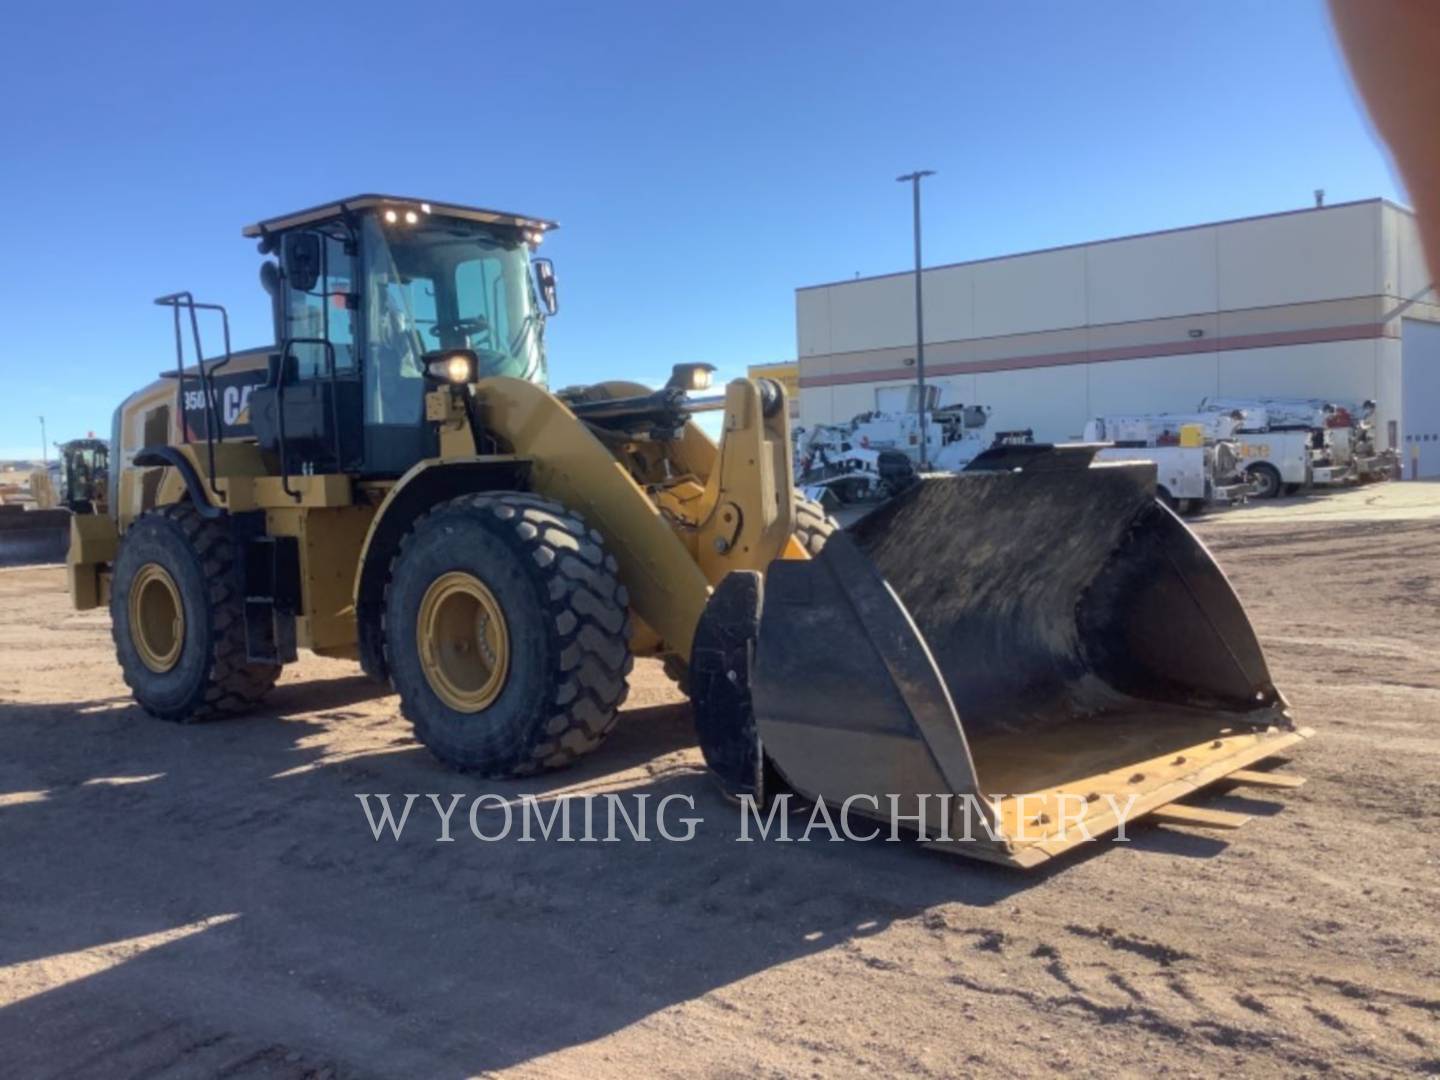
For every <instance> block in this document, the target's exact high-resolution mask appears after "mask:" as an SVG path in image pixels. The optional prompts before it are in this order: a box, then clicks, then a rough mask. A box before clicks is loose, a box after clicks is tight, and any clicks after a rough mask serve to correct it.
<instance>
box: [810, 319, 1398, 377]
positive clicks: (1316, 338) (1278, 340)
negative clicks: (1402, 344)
mask: <svg viewBox="0 0 1440 1080" xmlns="http://www.w3.org/2000/svg"><path fill="white" fill-rule="evenodd" d="M1385 336H1386V324H1385V323H1357V324H1354V325H1351V326H1321V327H1311V328H1309V329H1305V330H1276V331H1272V332H1270V333H1266V334H1237V335H1235V336H1234V337H1228V338H1197V339H1195V340H1186V341H1163V342H1157V343H1155V344H1153V345H1118V346H1115V347H1113V348H1108V349H1082V350H1079V351H1076V352H1062V353H1036V354H1033V355H1031V356H1007V357H1004V358H1003V359H996V360H952V361H949V362H943V363H928V364H926V365H925V374H926V375H935V376H939V375H975V374H980V373H982V372H986V371H1021V370H1024V369H1026V368H1044V367H1065V366H1068V365H1071V364H1099V363H1104V362H1105V361H1107V360H1143V359H1150V358H1151V357H1158V356H1192V355H1197V354H1205V353H1216V352H1229V351H1232V350H1237V349H1267V348H1274V347H1275V346H1277V345H1318V344H1321V343H1323V342H1327V341H1360V340H1364V339H1366V338H1378V337H1385ZM931 347H933V346H931ZM801 363H802V364H803V363H804V361H803V360H802V361H801ZM914 377H915V368H914V367H913V366H907V367H898V368H875V369H872V370H870V371H847V372H843V373H841V374H838V375H804V374H802V375H801V377H800V386H801V388H802V389H804V388H806V387H820V386H847V385H849V384H851V383H867V382H883V381H887V380H891V379H913V378H914Z"/></svg>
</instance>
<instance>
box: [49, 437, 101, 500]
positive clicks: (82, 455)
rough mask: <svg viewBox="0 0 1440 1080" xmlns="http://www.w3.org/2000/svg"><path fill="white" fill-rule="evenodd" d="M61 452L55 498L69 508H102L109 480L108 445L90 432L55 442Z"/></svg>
mask: <svg viewBox="0 0 1440 1080" xmlns="http://www.w3.org/2000/svg"><path fill="white" fill-rule="evenodd" d="M56 449H57V450H59V451H60V485H59V487H60V490H59V492H58V493H56V495H55V498H56V501H57V502H58V503H59V504H60V505H61V506H64V507H67V508H68V509H70V510H76V511H84V512H87V513H89V512H94V511H101V512H103V511H104V508H105V491H106V486H107V484H108V483H109V472H110V444H109V443H107V442H106V441H105V440H104V439H97V438H95V437H94V436H93V435H91V436H87V437H86V438H83V439H71V440H70V441H69V442H66V443H57V444H56Z"/></svg>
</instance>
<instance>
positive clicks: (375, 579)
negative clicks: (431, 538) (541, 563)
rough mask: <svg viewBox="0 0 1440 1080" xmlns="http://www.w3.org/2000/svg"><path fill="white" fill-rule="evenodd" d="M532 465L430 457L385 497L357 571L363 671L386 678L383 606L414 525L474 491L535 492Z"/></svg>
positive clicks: (506, 459)
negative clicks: (399, 553)
mask: <svg viewBox="0 0 1440 1080" xmlns="http://www.w3.org/2000/svg"><path fill="white" fill-rule="evenodd" d="M530 464H531V463H530V462H529V461H527V460H525V459H524V458H520V457H516V456H515V455H513V454H486V455H477V456H473V457H465V458H454V459H451V460H449V461H446V460H442V459H439V458H427V459H426V460H424V461H421V462H419V463H417V464H415V465H413V466H411V468H410V470H409V471H408V472H406V473H405V475H404V476H402V477H400V479H399V480H397V481H396V482H395V484H394V486H393V487H391V488H390V490H389V491H388V492H386V494H385V498H384V500H383V501H382V502H381V503H380V506H379V508H378V509H376V511H375V517H374V518H373V519H372V520H371V522H370V528H369V529H368V530H367V531H366V533H365V541H364V543H363V544H362V545H361V548H360V559H359V562H358V564H357V568H356V571H355V585H354V595H355V615H356V622H357V634H358V638H359V648H360V666H361V667H362V668H363V669H364V671H365V674H367V675H369V676H370V677H371V678H373V679H381V680H383V679H385V678H387V677H388V674H389V673H388V670H387V668H386V664H385V650H384V641H383V640H382V637H381V633H380V621H381V620H380V606H381V605H382V604H383V603H384V602H385V578H386V574H387V573H388V571H389V568H390V560H391V558H392V557H393V556H394V554H395V550H396V549H397V548H398V547H399V546H400V541H401V539H402V538H403V537H404V535H405V534H406V533H407V532H408V531H409V530H410V527H411V526H412V525H414V524H415V520H416V519H417V518H419V517H420V515H421V514H423V513H425V511H426V510H428V509H429V508H430V507H432V506H434V505H435V504H436V503H441V502H444V501H445V500H446V499H453V498H455V497H456V496H457V495H464V494H467V493H468V492H474V491H515V490H520V491H523V490H526V489H528V488H529V487H530V483H529V476H530Z"/></svg>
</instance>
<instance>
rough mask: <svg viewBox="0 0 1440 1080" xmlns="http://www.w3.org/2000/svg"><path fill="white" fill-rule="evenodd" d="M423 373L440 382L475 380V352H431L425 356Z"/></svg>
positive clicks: (469, 381)
mask: <svg viewBox="0 0 1440 1080" xmlns="http://www.w3.org/2000/svg"><path fill="white" fill-rule="evenodd" d="M425 374H426V375H428V376H430V378H432V379H436V380H438V381H440V382H448V383H457V384H459V383H472V382H474V381H475V354H474V353H471V352H445V353H440V354H438V355H436V354H431V355H430V356H427V357H426V358H425Z"/></svg>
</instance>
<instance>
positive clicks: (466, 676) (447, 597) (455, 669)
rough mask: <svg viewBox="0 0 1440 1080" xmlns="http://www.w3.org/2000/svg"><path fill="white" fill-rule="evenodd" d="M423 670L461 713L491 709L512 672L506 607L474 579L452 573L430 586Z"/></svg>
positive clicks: (422, 632)
mask: <svg viewBox="0 0 1440 1080" xmlns="http://www.w3.org/2000/svg"><path fill="white" fill-rule="evenodd" d="M415 644H416V646H417V647H418V649H419V652H420V667H421V669H422V670H424V672H425V680H426V681H427V682H428V683H429V684H430V689H431V690H434V691H435V695H436V696H437V697H438V698H439V699H440V700H441V701H443V702H444V703H445V704H446V705H448V706H450V708H452V709H454V710H455V711H456V712H465V713H475V712H480V711H481V710H482V709H486V708H489V707H490V705H491V704H493V703H494V701H495V699H496V698H497V697H499V696H500V691H501V690H502V689H503V688H504V686H505V676H506V674H507V673H508V672H509V670H510V632H509V630H508V629H507V628H506V626H505V616H504V615H503V614H502V613H501V611H500V604H499V602H498V601H497V600H496V599H495V594H494V593H492V592H491V591H490V590H489V589H488V588H487V587H486V586H485V584H484V583H483V582H482V581H481V580H480V579H479V578H477V577H475V576H474V575H473V574H467V573H465V572H464V571H461V570H452V571H451V572H450V573H448V574H442V575H440V576H439V577H438V578H436V579H435V580H434V581H432V582H431V583H430V587H429V588H428V589H426V590H425V596H424V598H423V599H422V600H421V601H420V615H419V617H418V618H417V619H416V620H415Z"/></svg>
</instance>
